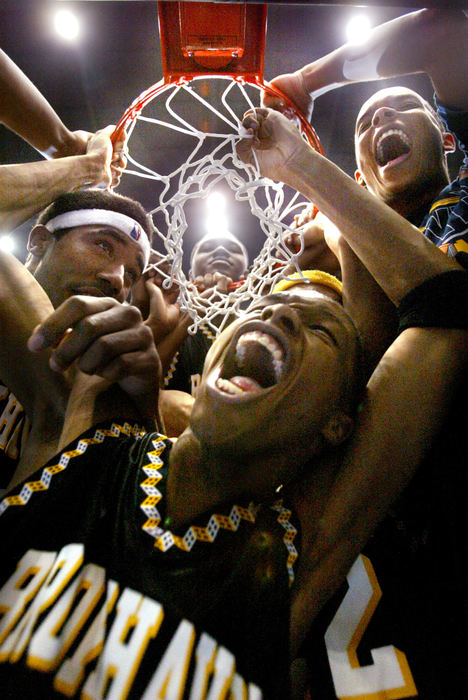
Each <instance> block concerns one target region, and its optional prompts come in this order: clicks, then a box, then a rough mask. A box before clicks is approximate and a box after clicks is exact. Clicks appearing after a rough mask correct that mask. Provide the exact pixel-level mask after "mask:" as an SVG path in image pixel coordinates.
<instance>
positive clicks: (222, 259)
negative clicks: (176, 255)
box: [192, 236, 248, 282]
mask: <svg viewBox="0 0 468 700" xmlns="http://www.w3.org/2000/svg"><path fill="white" fill-rule="evenodd" d="M247 265H248V261H247V259H246V257H245V254H244V251H243V249H242V247H241V246H240V245H239V243H238V241H236V239H235V238H234V237H232V238H230V237H222V236H220V237H218V238H207V239H205V240H202V241H200V243H199V244H198V246H197V248H196V250H195V253H194V255H193V260H192V278H193V279H195V278H196V277H199V276H201V275H206V274H208V273H211V274H213V273H215V272H219V273H221V274H222V275H226V277H229V278H230V279H232V280H233V282H237V281H238V280H239V279H240V277H241V276H242V275H243V274H244V272H245V270H246V269H247Z"/></svg>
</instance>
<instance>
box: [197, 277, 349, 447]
mask: <svg viewBox="0 0 468 700" xmlns="http://www.w3.org/2000/svg"><path fill="white" fill-rule="evenodd" d="M356 349H357V340H356V331H355V329H354V326H353V324H352V323H351V321H350V319H349V317H348V315H347V314H346V313H345V311H344V310H343V308H342V307H341V306H340V305H339V304H338V303H336V302H335V301H332V300H331V299H329V298H327V297H326V296H324V295H322V294H318V293H315V294H312V293H308V294H307V295H303V294H301V292H300V290H297V289H296V288H295V287H292V288H291V289H290V290H287V291H285V292H280V293H277V294H272V295H269V296H266V297H264V298H263V299H261V300H260V301H259V302H257V303H256V304H255V305H254V306H252V307H251V309H250V310H249V312H248V313H246V314H245V316H243V317H242V318H241V319H239V320H237V321H236V322H234V323H233V324H231V325H230V326H229V328H227V329H226V330H225V331H224V332H223V333H222V334H221V335H220V336H219V338H218V339H217V341H216V342H215V343H214V344H213V346H212V348H211V350H210V352H209V354H208V356H207V358H206V361H205V368H204V372H203V379H202V382H201V386H200V389H199V392H198V394H197V399H196V401H195V404H194V408H193V412H192V417H191V427H192V430H193V432H194V433H195V435H196V436H197V437H198V438H199V440H200V442H201V443H202V444H205V445H207V446H208V447H209V448H210V449H211V450H212V451H214V452H220V453H223V452H225V453H227V454H229V453H230V454H234V455H236V457H238V456H242V455H244V454H245V455H246V456H252V455H257V456H258V455H261V454H265V455H268V454H274V450H275V449H280V450H282V451H283V453H284V451H286V452H287V451H288V445H289V447H290V448H291V450H295V451H297V450H296V447H297V445H300V444H302V445H306V446H307V445H309V444H310V445H312V442H313V437H314V435H316V434H317V433H319V432H320V431H322V430H323V429H324V426H325V425H326V424H327V421H329V419H330V416H331V415H333V414H334V411H335V410H336V409H337V407H340V406H341V405H342V396H343V387H344V386H345V382H346V381H347V378H348V376H349V369H350V366H351V363H352V362H353V361H354V359H355V357H356ZM298 441H299V442H298Z"/></svg>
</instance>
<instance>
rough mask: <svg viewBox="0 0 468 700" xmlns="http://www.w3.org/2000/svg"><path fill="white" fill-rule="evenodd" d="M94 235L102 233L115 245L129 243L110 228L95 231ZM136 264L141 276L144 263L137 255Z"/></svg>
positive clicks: (123, 235)
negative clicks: (112, 240) (115, 242)
mask: <svg viewBox="0 0 468 700" xmlns="http://www.w3.org/2000/svg"><path fill="white" fill-rule="evenodd" d="M96 233H100V234H101V235H102V234H103V233H105V234H106V235H108V236H110V237H111V238H113V239H114V240H115V241H117V243H122V244H123V245H128V243H129V242H131V241H130V239H129V237H128V236H126V235H125V234H123V233H119V231H115V230H114V229H112V228H103V229H100V230H99V232H98V231H96ZM137 262H138V266H139V268H140V272H141V274H143V272H144V269H145V261H144V259H143V256H142V255H141V254H139V255H137Z"/></svg>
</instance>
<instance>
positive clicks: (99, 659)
mask: <svg viewBox="0 0 468 700" xmlns="http://www.w3.org/2000/svg"><path fill="white" fill-rule="evenodd" d="M170 448H171V443H170V441H167V440H166V439H165V438H163V437H161V436H160V435H158V434H156V433H151V434H149V433H147V434H143V433H138V432H137V431H135V430H134V429H131V428H130V427H129V426H126V425H124V426H119V425H115V424H114V425H112V426H111V427H109V428H106V427H99V428H94V429H93V430H91V431H88V433H87V434H85V435H84V436H82V437H81V438H80V439H79V440H77V441H76V443H74V444H73V446H72V447H71V448H70V449H67V450H65V451H64V452H63V453H62V454H61V455H59V457H58V458H56V459H55V460H51V461H50V462H49V464H48V465H47V466H46V467H44V468H42V469H40V470H38V471H37V472H36V473H35V474H34V475H33V476H32V477H30V478H29V479H28V480H27V482H25V483H24V484H23V485H22V486H19V487H18V488H17V489H16V490H15V491H14V492H13V493H12V494H10V495H8V496H6V497H5V498H4V499H3V500H2V501H1V503H0V551H1V555H2V570H1V578H0V587H1V590H0V610H1V612H2V617H1V619H0V688H1V691H2V692H1V697H2V698H3V697H14V698H22V699H23V698H30V697H33V698H51V697H55V694H57V696H61V695H66V696H72V695H75V694H82V696H83V697H90V698H101V697H105V698H113V697H119V698H125V697H132V698H133V697H135V698H140V697H144V698H156V697H171V698H173V697H174V698H176V697H177V698H182V697H183V698H188V697H190V698H205V697H208V693H212V695H209V697H210V698H211V697H216V698H217V697H224V694H223V693H225V691H226V689H227V688H230V691H231V694H232V697H233V698H251V699H252V700H253V699H257V698H262V697H263V698H287V697H288V682H289V681H288V666H289V663H288V640H289V590H290V582H291V579H292V577H293V566H294V562H295V560H296V557H297V551H296V547H295V544H296V541H297V537H296V530H295V528H294V527H293V525H292V524H291V522H290V517H289V516H290V512H289V511H288V510H286V508H284V507H283V506H282V505H281V504H275V505H274V506H272V507H259V506H257V505H254V504H253V503H239V504H237V505H232V504H229V505H226V506H222V505H221V506H220V507H219V508H218V507H216V508H214V509H213V511H210V512H209V513H206V514H205V515H204V516H201V517H200V518H197V520H196V522H193V524H192V525H191V526H189V527H186V528H184V530H183V531H180V532H172V531H171V530H170V529H169V528H168V527H167V523H166V526H165V525H164V523H165V518H166V515H165V508H166V506H165V502H166V499H165V493H166V478H167V464H168V455H169V451H170ZM163 689H165V693H167V694H164V693H163Z"/></svg>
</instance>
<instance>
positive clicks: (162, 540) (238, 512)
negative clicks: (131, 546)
mask: <svg viewBox="0 0 468 700" xmlns="http://www.w3.org/2000/svg"><path fill="white" fill-rule="evenodd" d="M153 448H154V449H153V450H150V451H149V452H148V453H147V456H148V460H149V462H148V464H146V465H145V466H144V467H142V469H143V472H144V473H145V475H146V479H144V481H142V483H141V484H140V486H141V488H142V489H143V491H144V492H145V494H146V498H145V499H144V500H143V501H142V503H141V505H140V508H141V510H142V511H143V513H144V514H145V516H146V518H147V520H146V522H145V523H144V524H143V525H142V529H143V530H144V531H145V532H147V533H148V535H150V536H151V537H153V539H154V546H155V547H157V548H158V549H159V550H160V551H161V552H167V551H168V550H169V549H171V547H174V546H175V547H177V548H178V549H181V550H182V551H184V552H190V550H191V549H192V547H193V546H194V545H195V543H196V542H197V541H198V542H208V543H213V542H214V541H215V539H216V536H217V534H218V532H219V531H220V530H230V531H231V532H235V531H236V530H237V529H238V528H239V525H240V523H241V521H242V520H246V521H248V522H250V523H254V522H255V518H256V515H257V512H258V509H259V507H260V506H258V505H256V504H254V503H250V504H249V506H248V507H247V508H245V507H243V506H238V505H233V506H232V508H231V511H230V513H229V515H222V514H219V513H213V514H212V515H211V517H210V518H209V520H208V523H207V525H206V526H200V525H191V526H190V527H188V528H187V530H186V531H185V533H184V534H183V535H180V536H179V535H175V534H174V533H173V532H171V531H170V530H165V529H164V528H162V527H160V523H161V514H160V512H159V510H158V508H157V505H158V503H159V502H160V501H161V499H162V498H163V494H162V493H161V491H159V489H158V488H157V485H158V483H159V482H160V481H161V479H162V474H161V472H160V471H159V468H160V467H162V465H163V460H162V459H161V456H160V455H161V454H162V452H163V451H164V449H165V448H166V444H165V443H164V442H163V441H162V440H153ZM271 507H272V509H273V510H275V511H276V512H277V513H278V517H277V521H278V523H280V525H281V526H282V527H283V528H284V530H285V533H284V536H283V543H284V545H285V547H286V549H287V550H288V558H287V562H286V566H287V570H288V576H289V583H290V585H291V584H292V583H293V581H294V563H295V561H296V559H297V557H298V552H297V549H296V547H295V546H294V544H293V541H294V538H295V536H296V534H297V530H296V528H295V527H294V525H293V524H292V523H291V522H290V517H291V511H290V510H288V509H287V508H285V507H284V506H283V505H282V503H281V501H278V502H276V503H275V504H274V505H272V506H271Z"/></svg>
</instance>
